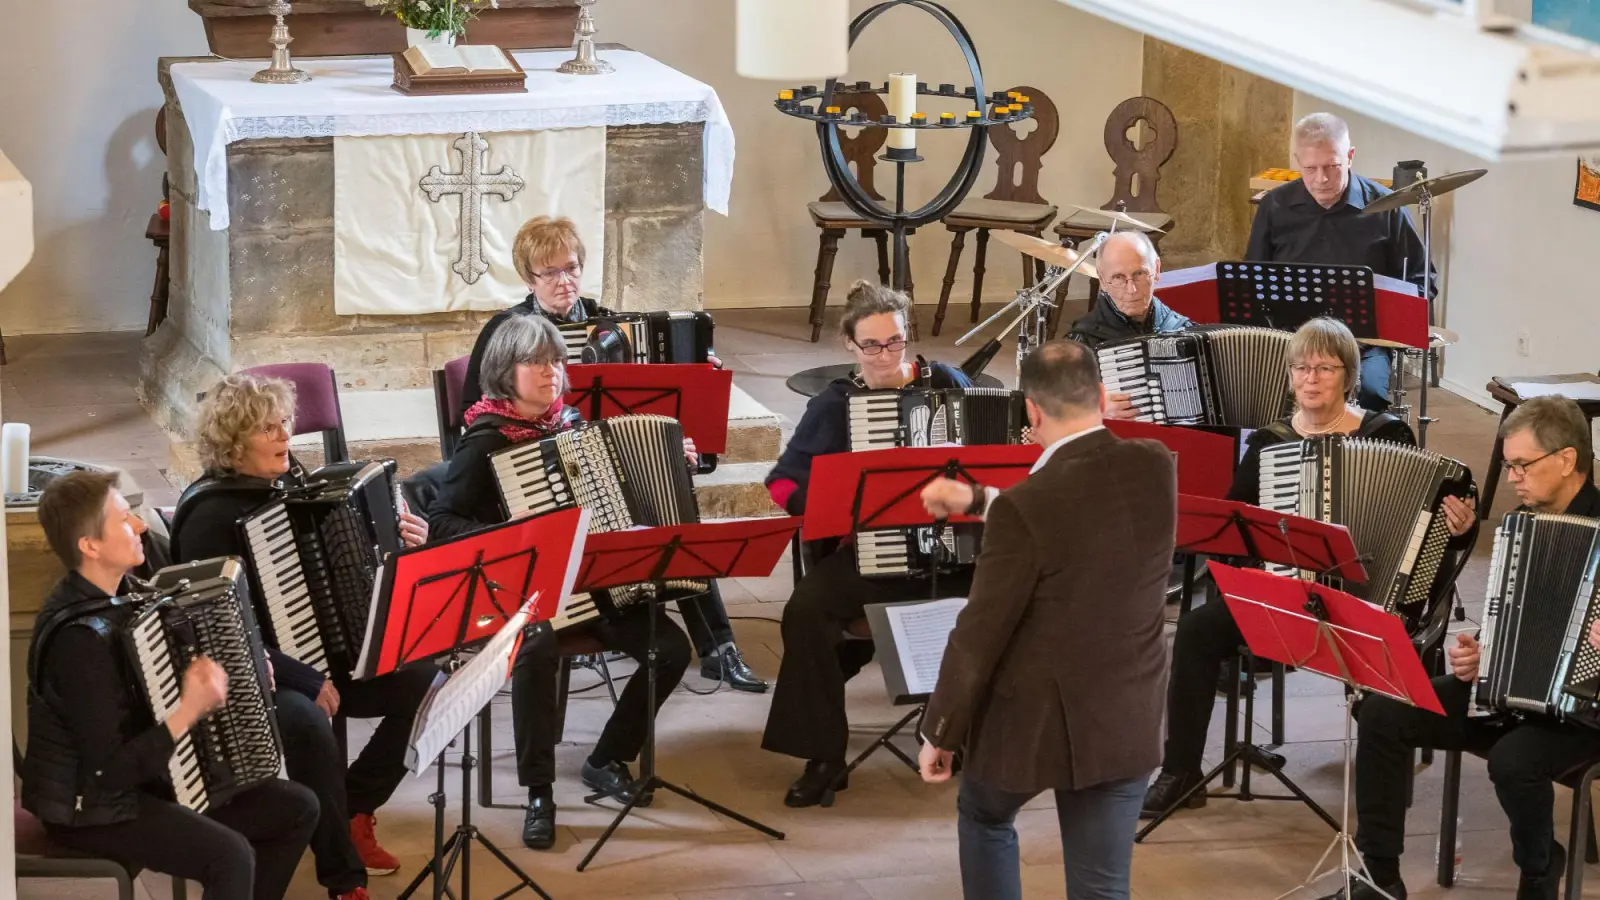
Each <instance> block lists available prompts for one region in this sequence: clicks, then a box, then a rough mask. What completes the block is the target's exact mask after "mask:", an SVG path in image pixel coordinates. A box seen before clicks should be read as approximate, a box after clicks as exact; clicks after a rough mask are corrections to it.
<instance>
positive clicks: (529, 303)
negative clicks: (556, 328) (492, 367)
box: [457, 294, 616, 414]
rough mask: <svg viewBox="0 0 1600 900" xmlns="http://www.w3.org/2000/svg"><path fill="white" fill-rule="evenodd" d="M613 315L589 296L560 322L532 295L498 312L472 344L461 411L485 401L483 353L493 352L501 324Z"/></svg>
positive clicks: (580, 319)
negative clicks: (511, 320) (534, 318)
mask: <svg viewBox="0 0 1600 900" xmlns="http://www.w3.org/2000/svg"><path fill="white" fill-rule="evenodd" d="M612 315H616V313H614V312H612V311H611V310H609V309H606V308H605V307H604V306H601V305H600V303H599V301H597V300H590V299H589V298H587V297H579V298H578V302H577V303H574V304H572V309H571V310H570V311H568V313H567V317H566V319H564V320H559V321H558V320H556V319H552V318H551V317H550V314H549V313H548V312H546V311H545V308H544V307H542V306H540V305H539V301H538V300H536V299H534V296H533V295H532V294H529V295H528V298H527V299H526V300H523V301H522V302H521V303H518V304H517V305H516V306H513V307H511V308H510V309H506V310H501V311H500V312H497V313H495V314H494V316H493V317H492V318H490V319H489V321H487V322H485V323H483V330H482V331H480V332H478V339H477V340H476V341H474V342H473V344H472V356H471V357H469V358H468V359H467V380H466V383H465V384H463V385H462V386H461V408H460V409H459V410H457V412H458V413H462V414H464V413H466V411H467V410H469V409H471V408H472V404H474V403H477V402H478V401H479V400H482V399H483V385H482V384H480V383H479V382H480V381H481V380H482V379H483V354H484V352H485V351H487V350H488V349H489V339H490V338H492V337H494V333H495V332H496V331H497V330H499V328H500V325H501V323H503V322H505V321H506V320H507V319H509V318H511V317H512V316H543V317H544V318H546V319H550V320H551V321H552V322H556V324H558V325H564V324H569V323H572V322H587V321H588V320H589V319H591V318H593V317H595V316H612Z"/></svg>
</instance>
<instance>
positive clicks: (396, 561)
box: [358, 508, 589, 900]
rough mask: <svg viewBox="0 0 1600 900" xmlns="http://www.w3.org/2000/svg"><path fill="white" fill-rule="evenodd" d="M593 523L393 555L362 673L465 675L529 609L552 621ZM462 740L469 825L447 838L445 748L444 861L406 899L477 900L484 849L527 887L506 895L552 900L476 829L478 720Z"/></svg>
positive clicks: (544, 522) (557, 520) (525, 527)
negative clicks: (479, 850)
mask: <svg viewBox="0 0 1600 900" xmlns="http://www.w3.org/2000/svg"><path fill="white" fill-rule="evenodd" d="M588 520H589V517H588V513H587V512H585V511H584V510H583V509H581V508H572V509H565V510H560V511H558V512H554V513H551V514H549V515H546V516H540V517H538V518H525V519H514V520H512V521H510V522H506V523H504V524H502V525H497V526H494V527H491V528H486V529H483V530H481V531H476V532H473V533H471V534H468V535H463V536H461V537H458V538H455V539H452V540H447V541H443V542H441V543H439V544H434V545H426V546H422V547H413V548H410V549H408V550H403V551H400V552H398V553H394V554H390V555H389V556H388V557H387V558H386V559H385V560H384V563H383V571H382V573H381V576H380V582H379V583H380V587H379V590H378V592H377V597H376V600H375V602H374V604H373V611H372V613H371V615H370V616H369V618H368V621H367V638H366V641H365V642H364V643H363V645H362V652H361V663H360V665H359V666H358V668H359V669H360V670H361V671H362V672H364V673H367V674H366V677H376V676H379V675H386V674H388V673H390V672H393V671H395V670H396V669H398V668H400V667H402V666H405V665H409V664H411V663H415V662H419V661H421V660H425V659H437V658H439V657H444V658H445V659H444V662H443V663H442V664H441V666H440V667H441V668H442V669H443V670H444V671H445V672H447V673H449V674H454V673H456V672H458V671H459V670H460V669H461V666H462V660H461V655H462V654H463V653H465V652H469V651H471V650H473V649H475V648H477V647H479V646H481V645H483V644H484V643H487V642H488V641H489V640H491V639H492V638H494V637H495V636H496V635H497V634H498V633H499V631H500V629H501V628H502V627H504V626H505V624H506V623H507V622H510V621H511V620H512V618H513V616H515V615H516V613H517V611H518V609H519V608H520V607H521V606H522V605H523V604H524V603H525V602H529V601H536V602H535V603H534V606H535V609H536V610H537V615H538V618H539V619H541V620H543V619H548V618H549V617H550V614H551V613H552V612H553V611H554V609H555V606H556V605H557V604H558V603H559V601H560V599H561V598H562V597H565V596H566V595H567V594H569V593H570V592H571V589H572V578H573V575H574V570H575V569H576V566H575V565H574V560H575V557H576V555H577V553H578V552H581V551H582V548H583V543H584V535H585V533H586V531H587V530H588ZM536 546H537V547H540V548H543V550H542V551H541V550H540V549H536ZM563 551H564V552H563ZM524 598H527V599H526V600H525V599H524ZM545 598H548V599H545ZM460 740H461V741H462V752H461V821H460V823H459V824H458V825H457V826H456V829H455V832H454V834H452V835H451V837H450V838H449V839H448V840H446V839H445V837H444V806H445V800H446V797H445V789H444V770H445V762H444V751H443V750H441V751H440V752H439V756H438V759H437V761H436V763H435V765H436V766H437V768H438V785H437V790H436V791H435V792H434V793H433V794H432V795H430V796H429V798H428V799H429V802H430V803H432V804H433V815H434V820H433V822H434V857H433V859H432V860H430V861H429V862H428V865H427V866H425V867H423V869H422V870H421V871H419V872H418V873H417V876H416V878H414V879H412V881H411V883H410V884H409V885H407V887H406V889H405V890H404V891H403V892H402V893H401V894H400V900H406V898H409V897H410V896H411V895H412V894H414V893H416V891H417V889H418V888H420V887H421V886H422V882H423V881H424V880H425V879H427V878H428V877H430V876H432V877H433V896H434V900H442V898H444V897H445V896H446V895H449V896H450V897H452V898H453V900H469V898H470V897H471V896H472V874H471V873H472V863H471V853H472V844H473V842H474V841H476V842H477V843H479V844H481V845H483V848H484V849H485V850H488V851H489V853H490V854H491V855H493V856H494V858H495V859H497V860H499V861H500V864H501V865H502V866H504V867H505V868H506V870H507V871H509V872H510V873H511V874H512V875H515V876H516V877H517V879H518V882H519V884H518V886H517V887H516V888H514V889H513V890H512V891H510V892H509V893H506V894H502V895H500V896H501V897H507V896H511V895H512V894H515V893H518V892H520V891H521V890H522V889H523V888H529V889H531V890H532V891H533V892H534V893H535V894H538V895H539V896H540V897H543V898H545V900H550V895H549V894H547V893H545V891H544V889H543V888H541V887H540V886H539V884H538V882H536V881H534V880H533V879H532V878H531V877H529V876H528V874H527V873H526V872H524V871H522V869H521V868H519V867H518V866H517V864H516V863H514V862H512V861H511V858H510V857H508V856H506V855H505V853H503V852H501V850H500V848H499V847H496V846H495V845H494V842H492V841H490V840H489V838H488V837H486V836H485V835H484V834H483V832H482V831H480V830H479V829H478V827H477V826H476V825H474V824H473V823H472V768H473V766H474V765H475V764H476V760H475V759H474V758H473V756H472V724H471V720H470V719H469V720H468V721H467V722H466V724H464V725H463V727H462V731H461V738H460ZM458 862H459V863H460V865H461V893H460V894H459V895H456V894H454V893H453V892H451V891H450V890H449V887H448V882H449V880H450V876H451V874H452V873H453V872H454V870H455V867H456V865H457V863H458Z"/></svg>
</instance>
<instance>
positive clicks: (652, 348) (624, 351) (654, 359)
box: [556, 310, 713, 364]
mask: <svg viewBox="0 0 1600 900" xmlns="http://www.w3.org/2000/svg"><path fill="white" fill-rule="evenodd" d="M556 327H557V329H559V330H560V332H561V336H562V338H563V340H565V341H566V344H567V363H568V364H573V363H703V362H705V361H706V358H707V357H708V356H709V355H710V354H711V348H712V346H713V344H712V342H711V339H712V332H713V328H712V323H711V315H710V314H709V313H705V312H699V311H693V312H691V311H677V310H675V311H670V312H648V313H613V314H611V315H605V316H594V317H592V318H590V319H589V320H587V321H584V322H573V323H566V324H559V325H557V326H556Z"/></svg>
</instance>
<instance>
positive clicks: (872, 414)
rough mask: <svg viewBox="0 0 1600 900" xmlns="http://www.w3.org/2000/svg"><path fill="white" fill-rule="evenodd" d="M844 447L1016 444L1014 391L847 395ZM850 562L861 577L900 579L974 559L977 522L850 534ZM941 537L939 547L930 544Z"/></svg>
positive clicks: (1020, 416) (1024, 415)
mask: <svg viewBox="0 0 1600 900" xmlns="http://www.w3.org/2000/svg"><path fill="white" fill-rule="evenodd" d="M849 407H850V451H851V452H852V453H855V452H859V451H862V450H882V449H887V448H894V447H937V446H939V445H941V444H960V445H962V446H975V445H981V444H1020V443H1024V442H1025V441H1027V439H1028V412H1027V408H1026V407H1025V406H1024V404H1023V400H1022V392H1021V391H1008V390H1003V389H1000V388H965V389H963V388H946V389H936V388H910V389H903V390H895V391H863V392H860V393H855V394H851V395H850V398H849ZM855 538H856V569H857V571H859V572H860V573H861V574H862V575H865V576H868V577H874V576H876V577H885V578H905V577H920V576H924V575H928V574H930V573H931V572H932V571H934V569H935V567H938V568H939V569H941V570H943V569H949V568H952V567H955V566H967V565H971V564H973V563H975V562H977V559H978V550H979V548H980V546H981V544H982V541H983V526H982V525H977V524H961V525H952V526H950V527H948V528H946V529H944V532H943V534H942V535H941V537H940V538H939V539H937V541H936V539H935V537H934V530H933V529H932V528H925V527H917V528H890V529H875V530H872V531H861V532H857V533H856V536H855ZM940 543H942V544H943V548H942V549H941V548H940V547H939V546H937V544H940Z"/></svg>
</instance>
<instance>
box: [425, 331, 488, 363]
mask: <svg viewBox="0 0 1600 900" xmlns="http://www.w3.org/2000/svg"><path fill="white" fill-rule="evenodd" d="M482 330H483V329H482V328H481V327H479V328H477V329H473V330H470V331H467V330H459V329H457V330H451V331H435V332H431V333H428V334H425V335H424V336H423V343H424V346H425V347H426V350H427V359H426V362H427V366H428V368H429V369H430V370H432V369H442V368H444V364H445V363H447V362H449V361H450V360H452V359H460V358H461V357H463V356H467V355H469V354H471V353H472V345H473V344H474V343H476V342H477V340H478V332H479V331H482Z"/></svg>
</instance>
